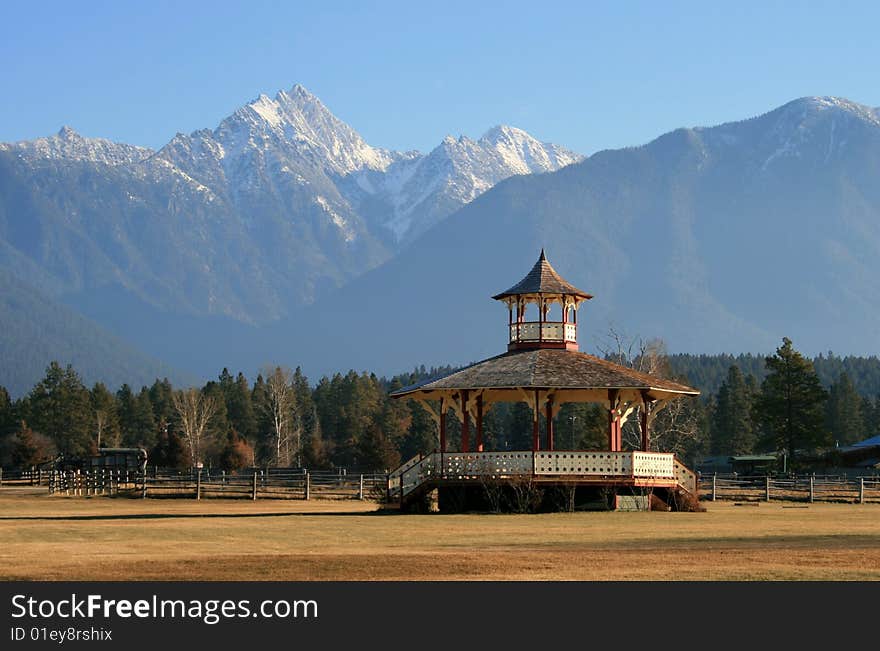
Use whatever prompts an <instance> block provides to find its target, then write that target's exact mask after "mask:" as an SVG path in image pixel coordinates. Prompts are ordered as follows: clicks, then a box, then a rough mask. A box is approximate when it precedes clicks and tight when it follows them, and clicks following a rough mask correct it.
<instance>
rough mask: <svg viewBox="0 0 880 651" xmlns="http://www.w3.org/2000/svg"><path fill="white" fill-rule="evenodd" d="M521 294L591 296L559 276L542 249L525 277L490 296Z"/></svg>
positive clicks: (498, 297) (584, 297)
mask: <svg viewBox="0 0 880 651" xmlns="http://www.w3.org/2000/svg"><path fill="white" fill-rule="evenodd" d="M523 294H568V295H570V296H577V297H578V298H582V299H590V298H593V297H592V295H590V294H587V293H586V292H583V291H581V290H579V289H578V288H577V287H575V286H574V285H572V284H571V283H569V282H568V281H567V280H565V279H564V278H563V277H562V276H560V275H559V274H558V273H557V272H556V270H555V269H554V268H553V266H552V265H551V264H550V263H549V262H548V261H547V256H545V255H544V249H541V257H540V258H538V261H537V262H536V263H535V266H534V267H532V270H531V271H530V272H529V273H528V274H526V277H525V278H523V279H522V280H520V281H519V282H518V283H517V284H516V285H514V286H513V287H511V288H510V289H508V290H507V291H506V292H501V293H500V294H497V295H495V296H493V297H492V298H494V299H495V300H503V299H505V298H508V297H510V296H521V295H523Z"/></svg>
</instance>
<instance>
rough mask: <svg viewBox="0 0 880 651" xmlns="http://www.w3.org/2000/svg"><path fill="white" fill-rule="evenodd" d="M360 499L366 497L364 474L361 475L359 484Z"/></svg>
mask: <svg viewBox="0 0 880 651" xmlns="http://www.w3.org/2000/svg"><path fill="white" fill-rule="evenodd" d="M358 499H359V500H362V499H364V476H363V475H361V481H360V484H359V485H358Z"/></svg>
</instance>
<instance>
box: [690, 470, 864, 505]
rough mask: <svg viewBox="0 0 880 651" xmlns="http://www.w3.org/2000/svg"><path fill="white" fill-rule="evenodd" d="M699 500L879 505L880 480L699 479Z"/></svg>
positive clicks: (820, 477)
mask: <svg viewBox="0 0 880 651" xmlns="http://www.w3.org/2000/svg"><path fill="white" fill-rule="evenodd" d="M700 497H701V498H702V499H704V500H711V501H713V502H714V501H716V500H735V501H740V502H769V501H770V500H787V501H792V502H842V503H850V504H867V503H871V502H873V503H880V477H877V476H869V477H868V476H866V477H856V478H847V477H843V476H835V475H810V476H806V477H772V476H766V475H761V476H753V477H734V476H729V475H703V476H702V477H700Z"/></svg>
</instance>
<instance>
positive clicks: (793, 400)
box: [755, 337, 828, 463]
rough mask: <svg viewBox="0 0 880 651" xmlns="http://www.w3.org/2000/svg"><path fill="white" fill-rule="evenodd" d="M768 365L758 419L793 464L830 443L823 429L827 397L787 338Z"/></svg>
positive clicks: (770, 439) (757, 408)
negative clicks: (801, 455)
mask: <svg viewBox="0 0 880 651" xmlns="http://www.w3.org/2000/svg"><path fill="white" fill-rule="evenodd" d="M765 363H766V365H767V370H768V375H767V377H766V378H765V379H764V382H763V383H762V384H761V392H760V394H759V396H758V399H757V401H756V403H755V406H756V418H757V420H758V422H760V424H761V426H762V428H763V435H764V438H765V440H766V441H767V442H768V443H769V444H771V445H773V446H774V447H775V448H776V449H777V450H780V449H781V450H786V451H787V453H788V455H789V458H790V459H791V460H792V463H794V462H795V459H796V455H797V453H798V451H799V450H802V449H804V448H811V447H814V446H817V445H823V444H825V443H827V441H828V437H827V433H826V430H825V427H824V425H825V413H824V407H825V401H826V399H827V394H826V392H825V389H823V388H822V385H821V384H820V383H819V378H818V377H817V375H816V372H815V370H814V369H813V365H812V364H811V363H810V362H809V361H808V360H806V359H804V357H803V356H802V355H801V354H800V353H799V352H797V351H796V350H795V349H794V348H793V346H792V343H791V340H790V339H788V338H787V337H786V338H784V339H783V340H782V346H780V347H779V348H777V349H776V354H775V355H773V356H771V357H767V358H766V360H765Z"/></svg>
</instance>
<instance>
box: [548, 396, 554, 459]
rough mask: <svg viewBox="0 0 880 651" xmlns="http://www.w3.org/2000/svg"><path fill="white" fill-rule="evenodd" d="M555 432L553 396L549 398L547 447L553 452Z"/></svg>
mask: <svg viewBox="0 0 880 651" xmlns="http://www.w3.org/2000/svg"><path fill="white" fill-rule="evenodd" d="M554 434H555V432H554V431H553V398H552V397H548V398H547V449H548V450H550V451H551V452H552V451H553V450H554V445H553V443H554V441H553V438H554Z"/></svg>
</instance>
